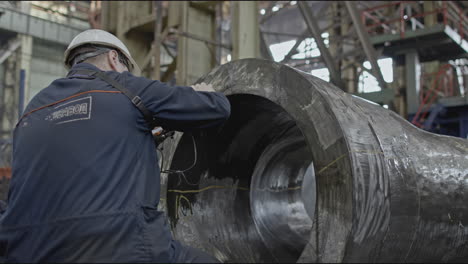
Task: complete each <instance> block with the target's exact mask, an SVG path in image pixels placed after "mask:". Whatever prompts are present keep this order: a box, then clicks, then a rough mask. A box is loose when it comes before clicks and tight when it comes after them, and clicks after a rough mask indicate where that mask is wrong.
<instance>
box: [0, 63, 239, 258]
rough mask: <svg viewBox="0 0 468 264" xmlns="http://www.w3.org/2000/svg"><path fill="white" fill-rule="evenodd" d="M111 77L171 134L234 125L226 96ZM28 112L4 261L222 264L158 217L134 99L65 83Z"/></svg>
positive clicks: (147, 142)
mask: <svg viewBox="0 0 468 264" xmlns="http://www.w3.org/2000/svg"><path fill="white" fill-rule="evenodd" d="M79 69H88V70H96V71H98V70H99V69H98V68H96V67H95V66H94V65H91V64H88V63H80V64H77V65H75V66H74V67H73V68H72V69H71V70H70V72H71V73H73V72H74V71H76V70H79ZM106 73H107V74H108V75H109V76H111V77H112V78H113V79H115V80H117V81H118V82H119V83H121V84H123V85H124V86H125V87H126V88H127V89H128V90H130V91H131V92H133V93H134V94H135V95H138V96H140V97H141V99H142V100H143V103H144V105H145V106H146V107H147V108H148V109H149V110H150V111H151V112H152V113H153V114H154V116H155V117H156V120H157V122H158V123H159V124H160V126H162V127H163V128H165V129H170V130H178V131H188V130H193V129H198V128H204V127H209V126H217V125H220V124H222V123H224V122H225V121H226V119H227V118H228V117H229V114H230V104H229V101H228V100H227V98H226V97H225V96H224V95H223V94H222V93H217V92H196V91H195V90H193V89H192V88H191V87H181V86H176V87H171V86H168V85H166V84H164V83H162V82H159V81H155V80H149V79H146V78H143V77H135V76H133V75H132V74H131V73H129V72H123V73H117V72H112V71H109V72H106ZM72 76H73V75H72ZM49 104H52V105H49ZM47 105H49V106H48V107H44V108H42V107H43V106H47ZM38 109H39V110H38ZM33 110H37V111H34V112H32V113H30V114H27V113H29V112H30V111H33ZM24 113H25V116H24V117H23V118H22V119H21V120H20V122H19V123H18V126H17V127H16V129H15V131H14V139H13V141H14V142H13V166H12V167H13V172H12V179H11V183H10V184H11V185H10V189H9V194H8V201H7V204H8V205H7V208H6V210H5V211H4V212H3V213H2V215H1V218H0V255H3V256H4V258H5V259H6V260H7V261H8V262H38V261H39V262H127V263H131V262H186V261H195V262H196V261H199V262H208V261H211V260H214V259H211V257H209V256H208V255H205V254H204V253H203V252H201V251H197V250H195V249H192V248H189V247H185V246H182V245H181V244H180V243H179V242H177V241H175V240H173V238H172V235H171V233H170V230H169V228H168V224H167V220H166V218H165V215H164V213H163V212H160V211H158V210H157V209H156V206H157V204H158V202H159V194H160V175H159V167H158V163H157V154H156V149H155V144H154V142H153V136H152V134H151V129H150V128H149V127H148V126H147V124H146V122H145V120H144V118H143V114H142V113H141V112H140V111H139V110H138V109H137V108H136V107H135V106H134V105H133V104H132V103H131V101H130V100H129V99H128V98H127V97H126V96H125V95H123V94H122V93H120V92H119V91H118V90H117V89H115V88H113V87H112V86H111V85H110V84H108V83H106V82H104V81H103V80H101V79H99V78H95V79H83V78H61V79H58V80H55V81H54V82H52V83H51V84H50V86H48V87H47V88H45V89H43V90H42V91H41V92H40V93H39V94H37V95H36V96H35V97H34V98H33V99H32V100H31V102H30V103H29V105H28V106H27V108H26V109H25V111H24Z"/></svg>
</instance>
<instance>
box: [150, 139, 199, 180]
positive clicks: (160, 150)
mask: <svg viewBox="0 0 468 264" xmlns="http://www.w3.org/2000/svg"><path fill="white" fill-rule="evenodd" d="M190 136H191V137H192V143H193V155H194V159H193V163H192V165H190V167H188V168H186V169H184V170H163V168H164V154H163V152H162V149H159V148H156V150H158V151H159V153H160V154H161V171H160V172H161V173H175V174H177V175H178V176H179V182H178V184H177V185H180V183H181V177H183V178H184V180H185V182H186V183H187V184H188V185H194V186H198V185H199V184H200V182H198V183H191V182H189V181H188V179H187V177H186V176H185V172H186V171H189V170H191V169H192V168H193V167H195V165H196V164H197V159H198V157H197V154H198V151H197V144H196V142H195V138H194V137H193V135H190Z"/></svg>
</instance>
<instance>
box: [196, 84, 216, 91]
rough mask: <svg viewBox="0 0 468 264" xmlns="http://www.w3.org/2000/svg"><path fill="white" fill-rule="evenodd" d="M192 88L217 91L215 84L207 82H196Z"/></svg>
mask: <svg viewBox="0 0 468 264" xmlns="http://www.w3.org/2000/svg"><path fill="white" fill-rule="evenodd" d="M192 88H193V89H194V90H195V91H197V92H216V91H215V90H214V89H213V86H211V84H206V83H204V82H203V83H199V84H194V85H192Z"/></svg>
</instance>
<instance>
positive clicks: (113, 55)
mask: <svg viewBox="0 0 468 264" xmlns="http://www.w3.org/2000/svg"><path fill="white" fill-rule="evenodd" d="M107 59H108V61H109V66H110V67H111V69H112V70H113V71H118V70H119V68H118V66H117V65H118V63H119V54H118V53H117V51H115V50H111V51H109V52H108V53H107Z"/></svg>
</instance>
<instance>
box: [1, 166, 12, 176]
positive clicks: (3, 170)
mask: <svg viewBox="0 0 468 264" xmlns="http://www.w3.org/2000/svg"><path fill="white" fill-rule="evenodd" d="M1 178H7V179H10V178H11V168H0V179H1Z"/></svg>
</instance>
